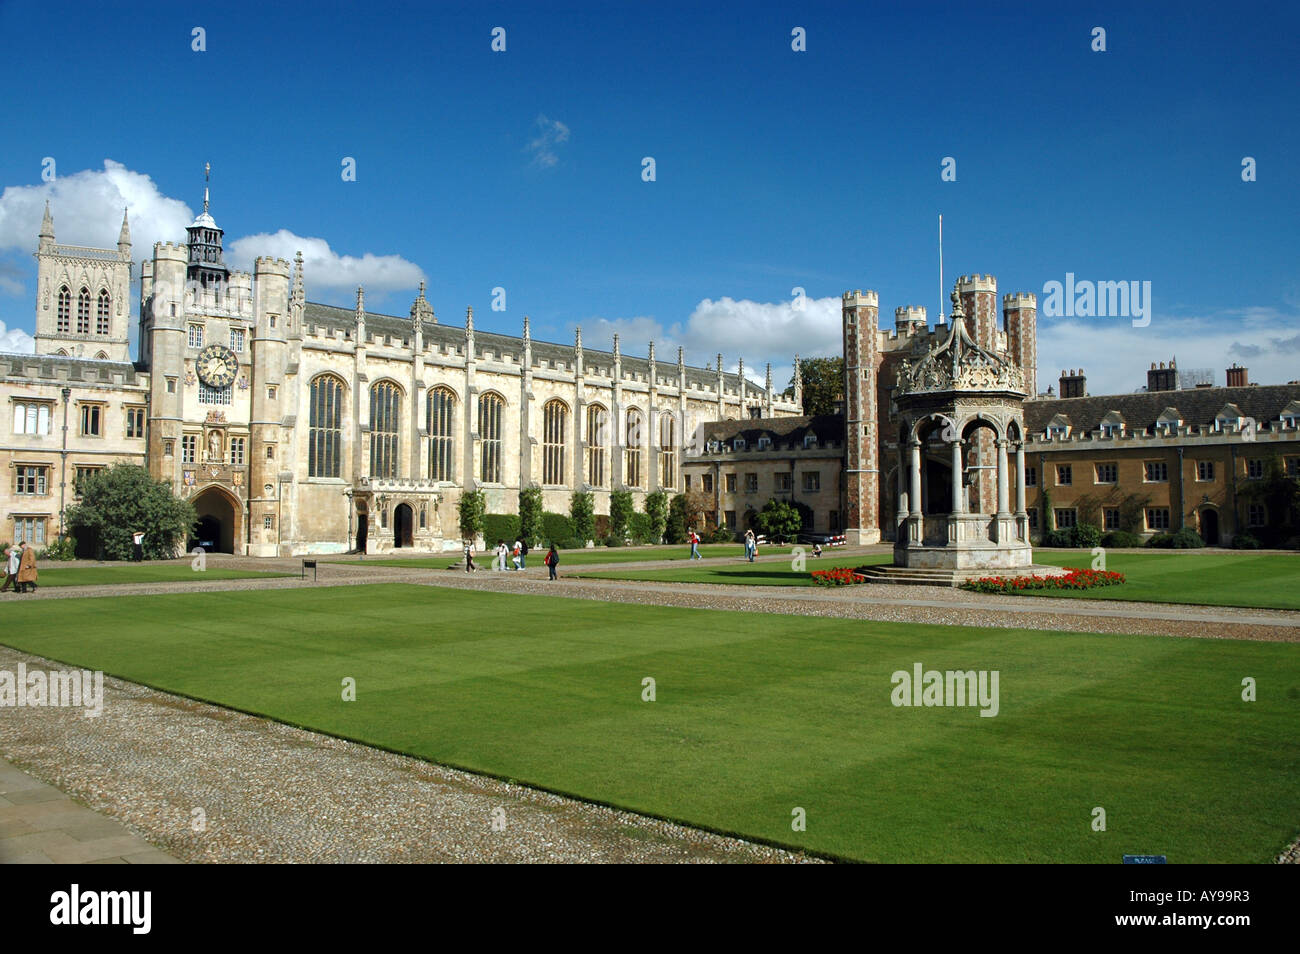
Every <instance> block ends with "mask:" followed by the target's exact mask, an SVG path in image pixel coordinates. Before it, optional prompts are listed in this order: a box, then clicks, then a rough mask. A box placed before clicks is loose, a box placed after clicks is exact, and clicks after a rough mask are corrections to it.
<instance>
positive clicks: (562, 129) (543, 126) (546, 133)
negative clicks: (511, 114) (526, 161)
mask: <svg viewBox="0 0 1300 954" xmlns="http://www.w3.org/2000/svg"><path fill="white" fill-rule="evenodd" d="M534 125H535V126H536V127H537V135H536V136H534V137H533V138H532V139H530V140H529V141H528V147H527V151H528V152H531V153H532V154H533V162H534V163H536V164H537V165H539V166H541V167H542V168H544V169H549V168H551V167H552V166H554V165H556V164H557V163H558V162H559V161H560V157H559V154H558V152H557V149H558V147H559V146H560V145H562V144H563V143H566V142H568V141H569V127H568V126H566V125H564V123H562V122H560V121H559V120H558V119H547V118H546V117H545V116H541V115H539V116H538V117H537V122H536V123H535V124H534Z"/></svg>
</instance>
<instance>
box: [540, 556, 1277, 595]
mask: <svg viewBox="0 0 1300 954" xmlns="http://www.w3.org/2000/svg"><path fill="white" fill-rule="evenodd" d="M892 559H893V557H892V555H891V554H889V553H873V554H870V555H869V556H866V557H858V558H856V559H851V558H836V557H835V556H834V554H833V553H830V552H828V553H827V555H826V556H824V557H822V558H821V559H820V560H814V559H813V558H812V557H808V560H807V570H805V571H804V572H795V571H794V570H792V569H791V568H790V565H789V564H788V563H775V562H774V563H752V564H751V563H744V562H737V563H734V564H725V565H714V566H701V565H699V564H696V565H694V566H689V565H688V566H683V567H681V568H680V569H679V568H677V567H671V568H668V569H649V568H646V569H635V568H633V569H628V570H598V571H595V572H592V573H579V574H578V575H581V576H591V577H599V578H601V579H610V580H657V581H661V582H673V583H746V584H756V585H766V586H811V585H812V578H811V577H810V576H809V575H808V571H810V570H821V569H829V568H831V567H836V566H865V565H868V564H880V563H889V562H890V561H891V560H892ZM1034 561H1035V562H1037V563H1047V564H1052V565H1054V566H1082V567H1089V566H1091V565H1092V554H1091V552H1090V551H1087V550H1041V549H1039V550H1035V551H1034ZM560 569H561V572H563V569H564V565H563V564H561V565H560ZM1106 569H1108V570H1118V571H1119V572H1120V573H1123V574H1124V576H1125V577H1126V578H1127V582H1126V583H1124V584H1122V585H1120V586H1105V587H1098V588H1097V589H1095V590H1082V591H1066V590H1038V591H1029V592H1026V593H1025V594H1023V595H1025V596H1046V597H1069V598H1074V599H1092V600H1127V601H1139V602H1152V603H1197V604H1202V605H1209V606H1253V607H1261V608H1273V609H1300V555H1297V556H1283V555H1279V554H1250V553H1242V554H1235V553H1233V554H1225V553H1188V552H1186V551H1181V552H1171V551H1161V552H1155V553H1126V552H1121V551H1110V552H1108V553H1107V554H1106ZM990 575H995V571H990Z"/></svg>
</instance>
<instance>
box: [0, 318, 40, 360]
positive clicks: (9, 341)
mask: <svg viewBox="0 0 1300 954" xmlns="http://www.w3.org/2000/svg"><path fill="white" fill-rule="evenodd" d="M35 350H36V339H35V338H33V337H32V336H31V335H29V334H28V333H27V332H25V331H23V330H22V329H21V328H15V329H14V330H13V331H10V330H9V329H8V327H7V326H6V325H5V323H4V322H3V321H0V352H3V353H4V354H32V353H33V352H34V351H35Z"/></svg>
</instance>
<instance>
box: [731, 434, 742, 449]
mask: <svg viewBox="0 0 1300 954" xmlns="http://www.w3.org/2000/svg"><path fill="white" fill-rule="evenodd" d="M731 449H732V450H736V451H743V450H744V449H745V439H744V438H743V437H737V438H736V439H735V440H733V441H732V442H731Z"/></svg>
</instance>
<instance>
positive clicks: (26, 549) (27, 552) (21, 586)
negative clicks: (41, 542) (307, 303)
mask: <svg viewBox="0 0 1300 954" xmlns="http://www.w3.org/2000/svg"><path fill="white" fill-rule="evenodd" d="M22 548H23V555H22V557H21V558H20V559H19V560H18V592H19V593H26V592H28V589H27V588H28V587H29V586H30V587H31V592H32V593H35V592H36V580H37V577H38V576H39V574H38V573H37V572H36V551H35V550H34V549H33V548H32V547H30V546H28V545H27V544H26V543H24V544H22Z"/></svg>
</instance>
